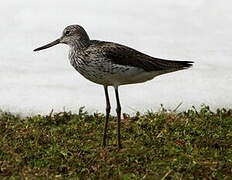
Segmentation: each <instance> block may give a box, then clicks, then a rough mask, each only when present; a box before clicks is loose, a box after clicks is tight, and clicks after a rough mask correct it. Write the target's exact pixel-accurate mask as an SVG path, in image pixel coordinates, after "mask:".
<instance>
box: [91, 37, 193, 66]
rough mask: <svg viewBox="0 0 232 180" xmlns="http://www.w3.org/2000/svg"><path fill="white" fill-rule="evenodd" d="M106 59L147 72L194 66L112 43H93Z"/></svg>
mask: <svg viewBox="0 0 232 180" xmlns="http://www.w3.org/2000/svg"><path fill="white" fill-rule="evenodd" d="M93 42H94V44H95V45H94V46H95V47H98V48H100V49H101V53H102V55H103V56H104V57H105V58H108V59H110V60H111V61H112V62H113V63H115V64H120V65H128V66H133V67H138V68H142V69H144V70H145V71H160V70H164V71H166V70H174V69H176V70H180V69H185V68H188V67H190V66H192V63H193V62H192V61H172V60H164V59H160V58H154V57H151V56H148V55H146V54H143V53H141V52H139V51H137V50H135V49H132V48H130V47H127V46H124V45H120V44H117V43H112V42H103V41H93Z"/></svg>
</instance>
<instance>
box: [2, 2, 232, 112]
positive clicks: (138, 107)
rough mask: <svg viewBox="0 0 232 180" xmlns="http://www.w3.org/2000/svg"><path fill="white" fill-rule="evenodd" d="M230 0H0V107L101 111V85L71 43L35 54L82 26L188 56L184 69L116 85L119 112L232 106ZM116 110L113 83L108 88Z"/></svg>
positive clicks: (164, 53)
mask: <svg viewBox="0 0 232 180" xmlns="http://www.w3.org/2000/svg"><path fill="white" fill-rule="evenodd" d="M231 7H232V1H229V0H220V1H219V0H195V1H190V0H155V1H154V0H144V1H135V0H127V1H124V0H117V1H113V0H98V1H92V0H78V1H77V0H68V1H64V0H60V1H57V0H49V1H48V0H40V1H31V0H21V1H15V0H7V1H1V2H0V22H1V28H0V34H1V43H0V109H2V110H6V111H10V112H13V113H21V114H23V115H31V114H38V113H42V114H48V113H49V112H50V111H51V110H52V109H54V111H63V110H64V109H65V110H67V111H69V110H71V111H74V112H77V110H78V108H79V107H81V106H85V107H86V109H87V110H88V111H90V112H104V109H105V99H104V91H103V87H102V86H99V85H96V84H94V83H92V82H90V81H88V80H86V79H84V78H83V77H82V76H81V75H80V74H78V73H77V72H76V71H75V70H74V68H72V67H71V65H70V63H69V61H68V58H67V56H68V47H67V46H65V45H57V46H55V47H53V48H50V49H47V50H44V51H40V52H37V53H35V52H33V49H34V48H36V47H39V46H41V45H44V44H46V43H48V42H51V41H53V40H55V39H57V38H58V37H59V36H60V35H61V32H62V30H63V29H64V27H66V26H67V25H70V24H80V25H82V26H83V27H84V28H85V29H86V31H87V32H88V34H89V36H90V38H91V39H99V40H106V41H113V42H118V43H121V44H124V45H127V46H130V47H133V48H135V49H137V50H140V51H142V52H144V53H147V54H149V55H151V56H155V57H161V58H167V59H177V60H193V61H195V64H194V67H193V68H191V69H188V70H184V71H179V72H175V73H170V74H167V75H162V76H159V77H156V78H155V79H153V80H152V81H149V82H146V83H143V84H135V85H128V86H121V87H120V97H121V104H122V107H123V112H126V113H131V114H133V113H135V112H136V111H140V112H144V111H147V110H151V109H152V110H154V111H157V110H158V109H159V108H160V104H164V106H165V107H167V108H169V109H174V108H175V107H176V106H177V105H178V104H180V103H182V105H181V107H180V109H179V110H186V109H187V108H189V107H191V106H192V105H195V106H196V107H198V108H199V107H200V105H201V104H203V103H204V104H207V105H210V106H211V107H212V108H214V109H216V108H221V107H230V108H231V107H232V73H231V71H232V34H231V32H232V13H231ZM110 95H111V102H112V108H113V109H114V108H115V96H114V91H113V88H110Z"/></svg>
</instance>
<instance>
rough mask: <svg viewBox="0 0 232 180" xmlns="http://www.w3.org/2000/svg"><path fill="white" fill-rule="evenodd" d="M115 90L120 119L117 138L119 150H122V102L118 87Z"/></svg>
mask: <svg viewBox="0 0 232 180" xmlns="http://www.w3.org/2000/svg"><path fill="white" fill-rule="evenodd" d="M114 89H115V95H116V101H117V108H116V112H117V118H118V127H117V137H118V148H119V149H121V148H122V144H121V134H120V126H121V105H120V100H119V94H118V86H115V87H114Z"/></svg>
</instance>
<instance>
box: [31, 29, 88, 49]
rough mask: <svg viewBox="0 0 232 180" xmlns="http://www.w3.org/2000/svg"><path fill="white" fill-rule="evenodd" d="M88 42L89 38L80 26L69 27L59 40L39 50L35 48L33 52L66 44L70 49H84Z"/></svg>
mask: <svg viewBox="0 0 232 180" xmlns="http://www.w3.org/2000/svg"><path fill="white" fill-rule="evenodd" d="M89 41H90V39H89V36H88V34H87V33H86V31H85V30H84V28H83V27H81V26H80V25H70V26H67V27H66V28H65V29H64V31H63V33H62V36H61V37H60V38H59V39H57V40H55V41H53V42H51V43H48V44H46V45H44V46H41V47H39V48H36V49H34V51H40V50H43V49H47V48H50V47H52V46H55V45H57V44H60V43H64V44H67V45H69V46H70V47H71V48H73V47H76V48H84V47H86V46H88V45H89Z"/></svg>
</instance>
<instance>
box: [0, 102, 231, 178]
mask: <svg viewBox="0 0 232 180" xmlns="http://www.w3.org/2000/svg"><path fill="white" fill-rule="evenodd" d="M103 122H104V115H103V114H88V113H87V112H85V111H84V110H83V108H81V109H80V111H79V113H78V114H72V113H71V112H61V113H56V114H52V113H51V114H50V115H48V116H40V115H37V116H33V117H26V118H21V117H20V116H18V115H12V114H10V113H6V112H1V113H0V179H121V180H130V179H159V180H160V179H162V180H164V179H167V180H168V179H231V177H232V110H231V109H230V110H229V109H218V110H217V111H215V112H212V111H211V110H210V108H209V107H208V106H202V108H201V110H199V111H197V110H196V109H195V108H194V107H193V108H191V109H189V110H187V111H186V112H182V113H176V112H168V111H167V110H165V109H164V108H163V109H162V110H161V111H160V112H158V113H153V112H147V113H146V114H143V115H140V114H139V113H137V114H136V116H134V117H130V116H129V115H126V114H124V115H123V120H122V140H123V147H124V148H123V149H121V150H117V146H116V120H115V117H110V124H109V132H108V133H109V137H108V138H109V141H108V146H107V148H105V149H104V148H102V147H101V145H100V143H101V139H102V132H103Z"/></svg>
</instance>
